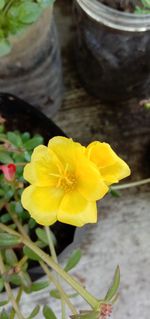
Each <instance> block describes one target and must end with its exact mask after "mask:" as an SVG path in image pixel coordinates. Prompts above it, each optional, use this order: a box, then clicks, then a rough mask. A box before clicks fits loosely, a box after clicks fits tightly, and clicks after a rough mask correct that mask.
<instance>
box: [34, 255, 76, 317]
mask: <svg viewBox="0 0 150 319" xmlns="http://www.w3.org/2000/svg"><path fill="white" fill-rule="evenodd" d="M40 265H41V267H42V268H43V270H44V272H45V273H46V275H47V277H48V279H49V281H50V282H53V284H54V285H55V286H56V288H57V290H58V291H59V292H60V294H61V295H63V298H64V301H65V302H66V304H67V305H68V307H69V308H70V310H71V311H72V313H73V314H74V315H76V314H77V311H76V308H75V307H74V305H73V304H72V303H71V301H70V300H69V298H68V296H67V295H66V293H65V292H64V291H63V288H62V287H61V285H60V283H59V282H58V281H57V279H56V278H55V277H54V276H53V275H52V273H51V271H50V270H49V268H48V267H47V266H46V264H45V263H44V262H43V261H40Z"/></svg>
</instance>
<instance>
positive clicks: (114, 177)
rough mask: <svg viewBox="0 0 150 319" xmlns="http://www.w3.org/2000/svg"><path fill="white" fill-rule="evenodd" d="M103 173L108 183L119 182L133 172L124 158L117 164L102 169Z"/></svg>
mask: <svg viewBox="0 0 150 319" xmlns="http://www.w3.org/2000/svg"><path fill="white" fill-rule="evenodd" d="M101 174H102V176H103V178H104V181H105V182H106V183H107V185H111V184H113V183H118V182H119V181H120V180H121V179H123V178H125V177H127V176H129V175H130V174H131V171H130V168H129V166H128V165H127V164H126V163H125V162H124V161H123V160H122V159H120V158H119V159H118V160H117V161H116V163H115V164H113V165H112V166H109V167H105V168H102V169H101Z"/></svg>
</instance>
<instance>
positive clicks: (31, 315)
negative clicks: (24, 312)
mask: <svg viewBox="0 0 150 319" xmlns="http://www.w3.org/2000/svg"><path fill="white" fill-rule="evenodd" d="M39 311H40V306H39V305H37V306H36V307H35V308H34V309H33V310H32V312H31V314H30V316H29V317H27V319H32V318H35V317H36V316H37V315H38V313H39Z"/></svg>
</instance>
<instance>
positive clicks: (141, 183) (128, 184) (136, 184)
mask: <svg viewBox="0 0 150 319" xmlns="http://www.w3.org/2000/svg"><path fill="white" fill-rule="evenodd" d="M148 183H150V178H147V179H142V180H140V181H137V182H133V183H127V184H122V185H118V186H112V187H111V189H114V190H120V189H126V188H131V187H136V186H140V185H144V184H148Z"/></svg>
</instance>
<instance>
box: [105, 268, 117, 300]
mask: <svg viewBox="0 0 150 319" xmlns="http://www.w3.org/2000/svg"><path fill="white" fill-rule="evenodd" d="M119 284H120V269H119V266H117V268H116V271H115V275H114V279H113V283H112V285H111V287H110V288H109V290H108V292H107V294H106V296H105V299H104V300H105V301H111V299H112V298H113V297H114V296H115V295H116V293H117V290H118V288H119Z"/></svg>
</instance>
